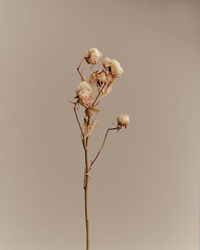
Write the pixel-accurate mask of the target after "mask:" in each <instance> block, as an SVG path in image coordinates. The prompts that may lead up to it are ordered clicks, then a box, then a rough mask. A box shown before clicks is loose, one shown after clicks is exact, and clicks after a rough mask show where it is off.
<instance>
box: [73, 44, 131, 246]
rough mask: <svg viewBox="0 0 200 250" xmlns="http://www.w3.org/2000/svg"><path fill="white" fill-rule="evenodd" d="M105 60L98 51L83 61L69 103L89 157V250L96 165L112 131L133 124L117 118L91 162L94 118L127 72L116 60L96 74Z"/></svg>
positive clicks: (107, 60)
mask: <svg viewBox="0 0 200 250" xmlns="http://www.w3.org/2000/svg"><path fill="white" fill-rule="evenodd" d="M101 58H102V53H101V52H100V51H99V50H98V49H96V48H92V49H90V50H89V51H88V52H87V54H86V55H85V56H84V57H83V58H82V60H81V62H80V64H79V65H78V67H77V71H78V73H79V75H80V77H81V82H80V83H79V85H78V86H77V88H76V96H75V97H74V98H73V100H70V101H69V102H70V103H72V104H73V105H74V113H75V117H76V120H77V123H78V126H79V128H80V132H81V142H82V145H83V149H84V153H85V168H84V184H83V188H84V202H85V223H86V250H89V249H90V223H89V216H88V184H89V178H90V173H91V170H92V169H93V166H94V163H95V162H96V160H97V158H98V157H99V155H100V153H101V152H102V149H103V147H104V144H105V141H106V138H107V136H108V133H109V132H110V131H113V130H116V131H117V132H118V131H119V130H121V129H122V128H127V125H128V124H129V122H130V117H129V115H128V114H125V113H123V114H120V115H119V116H118V117H117V123H116V125H113V127H111V128H108V129H107V131H106V133H105V136H104V139H103V142H102V144H101V147H100V149H99V151H98V152H97V154H96V156H95V157H94V158H93V160H91V161H90V160H89V156H88V150H89V138H90V136H91V134H92V132H93V131H94V129H95V128H96V126H97V124H98V120H97V118H94V116H96V115H97V113H98V112H99V111H100V110H99V109H97V106H98V105H99V104H100V102H101V101H102V100H103V98H104V97H106V96H107V95H108V94H110V93H111V91H112V87H113V84H114V81H115V80H116V79H117V78H119V77H120V76H121V75H122V74H123V73H124V70H123V69H122V67H121V66H120V63H119V62H118V61H116V60H114V59H110V58H107V57H106V58H105V59H104V60H103V62H102V67H101V69H96V70H94V66H95V65H97V64H99V63H100V60H101ZM84 61H85V62H86V63H87V64H88V65H89V76H88V77H85V76H83V71H82V70H81V66H82V64H83V63H84ZM79 106H82V107H83V108H84V109H83V110H84V119H83V122H82V123H81V122H80V119H79V117H78V113H77V110H78V107H79Z"/></svg>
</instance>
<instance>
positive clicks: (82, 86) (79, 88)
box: [76, 81, 93, 96]
mask: <svg viewBox="0 0 200 250" xmlns="http://www.w3.org/2000/svg"><path fill="white" fill-rule="evenodd" d="M83 90H84V91H88V92H91V93H92V92H93V89H92V86H91V85H90V84H89V83H88V82H86V81H82V82H80V83H79V85H78V86H77V88H76V94H77V96H78V95H79V93H80V92H81V91H83Z"/></svg>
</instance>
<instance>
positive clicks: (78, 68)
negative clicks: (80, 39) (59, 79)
mask: <svg viewBox="0 0 200 250" xmlns="http://www.w3.org/2000/svg"><path fill="white" fill-rule="evenodd" d="M84 59H85V57H83V58H82V60H81V62H80V63H79V65H78V66H77V71H78V73H79V75H80V76H81V79H82V81H84V80H85V79H84V77H83V75H82V73H81V71H80V67H81V65H82V63H83V61H84Z"/></svg>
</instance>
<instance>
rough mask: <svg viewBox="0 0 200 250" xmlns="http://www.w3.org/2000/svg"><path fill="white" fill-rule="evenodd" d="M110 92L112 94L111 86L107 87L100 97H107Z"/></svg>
mask: <svg viewBox="0 0 200 250" xmlns="http://www.w3.org/2000/svg"><path fill="white" fill-rule="evenodd" d="M111 92H112V84H111V85H110V86H108V87H107V89H106V90H105V91H104V92H103V93H102V97H105V96H107V95H108V94H110V93H111Z"/></svg>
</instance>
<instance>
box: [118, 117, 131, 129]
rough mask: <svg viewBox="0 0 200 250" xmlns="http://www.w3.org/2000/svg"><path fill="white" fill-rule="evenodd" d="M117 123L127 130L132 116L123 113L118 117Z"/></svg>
mask: <svg viewBox="0 0 200 250" xmlns="http://www.w3.org/2000/svg"><path fill="white" fill-rule="evenodd" d="M117 123H118V125H119V126H124V127H125V128H126V127H127V125H128V124H129V123H130V116H129V115H128V114H125V113H122V114H120V115H119V116H118V117H117Z"/></svg>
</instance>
